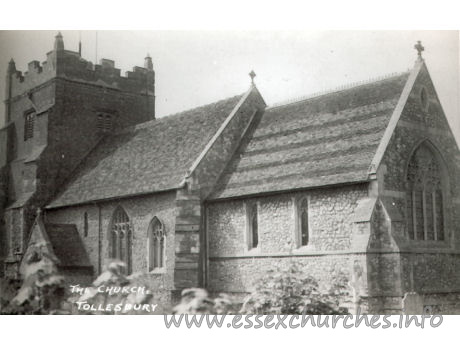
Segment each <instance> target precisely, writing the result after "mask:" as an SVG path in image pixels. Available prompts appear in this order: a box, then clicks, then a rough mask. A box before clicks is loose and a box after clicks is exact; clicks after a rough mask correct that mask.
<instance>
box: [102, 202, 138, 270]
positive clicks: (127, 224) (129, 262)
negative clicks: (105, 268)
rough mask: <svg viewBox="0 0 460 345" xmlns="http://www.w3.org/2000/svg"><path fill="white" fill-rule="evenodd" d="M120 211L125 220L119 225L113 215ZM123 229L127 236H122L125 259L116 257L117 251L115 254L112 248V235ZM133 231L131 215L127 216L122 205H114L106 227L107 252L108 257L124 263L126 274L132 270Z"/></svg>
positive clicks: (115, 215)
mask: <svg viewBox="0 0 460 345" xmlns="http://www.w3.org/2000/svg"><path fill="white" fill-rule="evenodd" d="M121 211H123V212H124V214H125V215H126V217H127V222H124V223H123V224H121V223H120V224H121V225H119V226H116V223H115V217H117V215H119V212H121ZM115 227H116V229H115ZM125 229H127V230H128V234H127V235H128V236H125V237H124V239H126V260H122V259H120V258H119V257H118V256H119V255H118V251H117V254H115V253H114V248H113V243H114V237H113V236H114V235H115V234H117V233H118V232H120V230H125ZM114 232H115V233H114ZM133 233H134V231H133V226H132V223H131V217H129V215H128V213H127V212H126V210H125V208H124V207H122V206H121V205H118V206H116V207H115V209H114V211H113V213H112V217H111V220H110V224H109V228H108V234H109V236H108V239H109V246H108V253H109V257H110V258H112V259H118V260H121V261H124V262H125V263H126V265H127V272H128V274H130V273H131V270H132V245H133V237H134V236H133ZM117 245H121V242H120V244H119V243H118V241H117Z"/></svg>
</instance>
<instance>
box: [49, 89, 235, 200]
mask: <svg viewBox="0 0 460 345" xmlns="http://www.w3.org/2000/svg"><path fill="white" fill-rule="evenodd" d="M241 98H242V95H239V96H235V97H232V98H228V99H225V100H222V101H219V102H216V103H212V104H209V105H205V106H202V107H199V108H195V109H192V110H188V111H185V112H182V113H179V114H176V115H171V116H166V117H162V118H158V119H156V120H152V121H149V122H145V123H143V124H140V125H137V126H134V127H131V128H128V129H126V130H124V131H122V132H118V133H115V134H113V135H110V136H108V137H106V138H105V139H104V140H103V141H102V142H101V143H100V144H99V145H98V146H97V147H96V148H95V149H94V150H93V151H92V152H91V153H90V154H89V155H88V157H86V159H85V160H84V161H83V162H82V163H81V164H80V167H79V168H77V170H76V172H75V174H74V176H73V178H71V179H70V182H69V183H68V184H67V185H66V186H65V188H64V190H63V191H62V192H61V194H59V195H58V196H57V197H56V199H55V200H53V201H52V202H51V203H50V205H49V206H48V208H52V207H61V206H67V205H73V204H80V203H85V202H89V201H95V200H104V199H110V198H116V197H123V196H130V195H136V194H144V193H150V192H159V191H165V190H170V189H175V188H178V187H179V186H180V184H181V183H182V181H183V179H184V177H185V176H186V172H187V170H188V169H189V168H190V166H191V165H192V163H193V161H194V160H195V159H196V158H197V157H198V155H199V154H200V153H201V151H202V150H203V149H204V148H205V146H206V144H207V143H208V141H209V140H210V139H211V138H212V136H213V135H214V134H215V133H216V131H217V130H218V129H219V127H220V126H221V124H222V123H223V122H224V121H225V119H226V118H227V116H228V115H229V114H230V113H231V112H232V110H233V109H234V108H235V106H236V105H237V104H238V102H239V101H240V99H241Z"/></svg>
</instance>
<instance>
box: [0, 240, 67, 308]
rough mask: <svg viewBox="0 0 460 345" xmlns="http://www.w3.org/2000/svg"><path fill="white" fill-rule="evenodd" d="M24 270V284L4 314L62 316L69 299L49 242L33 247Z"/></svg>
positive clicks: (26, 258)
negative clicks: (64, 305)
mask: <svg viewBox="0 0 460 345" xmlns="http://www.w3.org/2000/svg"><path fill="white" fill-rule="evenodd" d="M24 260H25V261H24V263H25V264H24V265H23V268H22V270H21V273H22V276H23V277H24V278H23V281H22V285H21V287H20V288H19V290H18V292H17V294H16V296H15V297H14V298H13V299H12V300H11V301H10V302H9V303H8V304H7V305H6V306H5V307H4V308H3V309H2V314H61V313H66V311H65V310H64V309H63V302H64V298H65V286H64V277H62V276H61V275H59V274H58V270H57V266H56V262H55V259H54V258H52V257H51V256H50V255H48V253H47V251H46V244H45V243H38V244H36V245H34V246H33V247H31V250H30V251H29V252H28V254H27V255H26V257H25V258H24Z"/></svg>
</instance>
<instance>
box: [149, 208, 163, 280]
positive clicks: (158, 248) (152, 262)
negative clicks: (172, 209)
mask: <svg viewBox="0 0 460 345" xmlns="http://www.w3.org/2000/svg"><path fill="white" fill-rule="evenodd" d="M165 243H166V233H165V231H164V227H163V224H162V223H161V222H160V220H159V219H158V218H157V217H154V218H153V219H152V221H151V222H150V225H149V230H148V267H149V272H151V271H155V270H158V269H161V268H164V267H165Z"/></svg>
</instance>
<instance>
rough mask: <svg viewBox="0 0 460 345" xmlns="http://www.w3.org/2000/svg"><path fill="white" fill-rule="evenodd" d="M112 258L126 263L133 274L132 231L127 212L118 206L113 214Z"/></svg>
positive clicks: (129, 271)
mask: <svg viewBox="0 0 460 345" xmlns="http://www.w3.org/2000/svg"><path fill="white" fill-rule="evenodd" d="M110 234H111V241H110V243H111V248H110V249H111V257H112V258H114V259H119V260H121V261H123V262H125V263H126V267H127V271H128V274H129V273H131V251H132V248H131V246H132V230H131V224H130V221H129V217H128V215H127V214H126V212H125V210H124V209H123V208H122V207H121V206H118V207H117V208H116V210H115V212H114V213H113V217H112V223H111V233H110Z"/></svg>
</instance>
